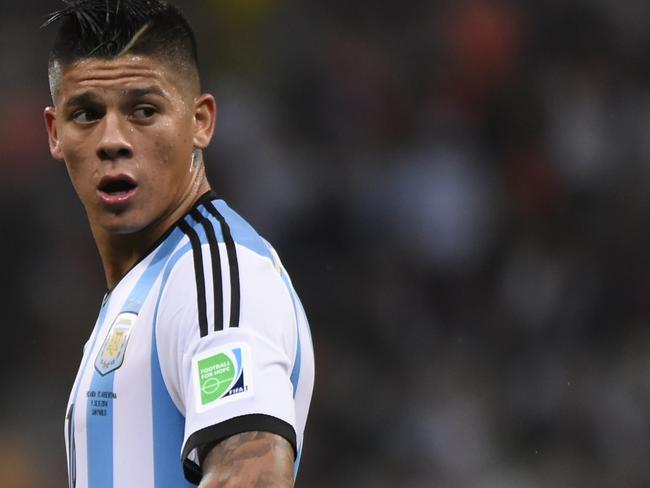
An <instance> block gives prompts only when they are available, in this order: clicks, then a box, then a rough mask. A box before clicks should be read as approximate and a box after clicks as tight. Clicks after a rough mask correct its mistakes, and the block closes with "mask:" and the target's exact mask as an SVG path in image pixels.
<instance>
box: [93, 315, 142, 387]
mask: <svg viewBox="0 0 650 488" xmlns="http://www.w3.org/2000/svg"><path fill="white" fill-rule="evenodd" d="M137 318H138V314H136V313H133V312H123V313H121V314H119V315H118V316H117V318H116V319H115V321H114V322H113V325H111V330H110V331H109V332H108V335H107V336H106V339H105V340H104V344H102V348H101V349H100V350H99V354H97V359H96V360H95V369H97V371H99V374H101V375H102V376H105V375H107V374H108V373H110V372H112V371H115V370H116V369H118V368H119V367H120V366H122V363H123V362H124V354H125V353H126V346H127V345H128V343H129V337H130V336H131V330H132V329H133V325H134V324H135V321H136V319H137Z"/></svg>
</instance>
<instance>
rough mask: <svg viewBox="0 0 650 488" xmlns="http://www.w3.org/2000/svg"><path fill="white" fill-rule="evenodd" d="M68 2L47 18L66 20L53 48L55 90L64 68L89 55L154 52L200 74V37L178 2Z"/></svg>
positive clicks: (109, 56)
mask: <svg viewBox="0 0 650 488" xmlns="http://www.w3.org/2000/svg"><path fill="white" fill-rule="evenodd" d="M63 1H64V3H65V7H64V8H62V9H61V10H58V11H56V12H53V13H52V14H50V16H49V18H48V19H47V20H46V21H45V23H44V24H43V27H47V26H49V25H50V24H52V23H54V22H57V21H61V25H60V27H59V30H58V32H57V34H56V37H55V39H54V43H53V46H52V50H51V51H50V56H49V62H48V68H49V76H50V88H51V90H52V96H53V97H54V91H55V88H56V85H57V83H58V77H59V76H60V68H61V67H65V66H67V65H70V64H72V63H75V62H76V61H79V60H82V59H87V58H103V59H112V58H116V57H119V56H121V55H122V54H126V53H130V54H139V55H144V56H152V57H155V58H159V59H161V60H165V61H168V62H171V63H172V64H174V65H175V66H177V67H180V68H181V69H184V70H188V71H189V72H190V73H191V74H192V75H193V76H196V80H197V82H198V79H199V73H198V55H197V47H196V38H195V36H194V32H193V31H192V28H191V27H190V25H189V23H188V22H187V20H186V19H185V17H184V16H183V14H182V13H181V12H180V11H179V10H178V8H177V7H175V6H174V5H171V4H169V3H167V2H165V1H163V0H63Z"/></svg>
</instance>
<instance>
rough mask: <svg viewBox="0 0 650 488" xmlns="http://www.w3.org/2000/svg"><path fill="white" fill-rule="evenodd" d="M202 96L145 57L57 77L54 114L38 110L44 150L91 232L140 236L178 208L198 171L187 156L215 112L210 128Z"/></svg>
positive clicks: (84, 64) (89, 62)
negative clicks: (61, 170) (45, 135)
mask: <svg viewBox="0 0 650 488" xmlns="http://www.w3.org/2000/svg"><path fill="white" fill-rule="evenodd" d="M205 97H206V96H203V98H202V97H198V96H196V94H195V93H193V91H192V89H191V88H189V84H188V83H187V82H186V81H185V80H184V79H183V77H182V75H181V74H179V73H178V72H177V70H176V71H175V70H174V69H173V68H172V67H171V65H168V64H167V63H165V62H162V61H159V60H156V59H155V58H150V57H146V56H135V55H124V56H121V57H119V58H117V59H114V60H104V59H97V58H90V59H86V60H83V61H81V62H79V63H76V64H74V65H72V66H69V67H66V68H65V69H64V70H63V75H62V77H61V79H60V82H59V86H58V91H57V94H56V100H55V108H52V107H50V108H48V109H46V111H45V119H46V125H47V128H48V132H49V136H50V149H51V152H52V155H53V156H54V157H55V158H56V159H62V160H65V163H66V166H67V169H68V173H69V175H70V179H71V181H72V184H73V186H74V188H75V190H76V191H77V193H78V195H79V198H80V199H81V201H82V203H83V205H84V206H85V208H86V212H87V213H88V218H89V220H90V223H91V226H92V227H93V228H95V229H97V230H99V231H101V232H106V233H108V234H128V233H134V232H139V231H141V230H143V229H147V228H148V227H149V226H150V225H152V224H157V223H159V222H161V221H163V220H165V219H166V218H168V217H169V216H170V215H172V213H173V212H174V211H175V210H176V209H177V208H178V207H179V205H180V204H181V203H182V202H183V198H184V197H186V195H187V193H188V191H189V190H190V188H191V187H192V185H193V184H194V180H196V178H197V171H199V169H198V168H197V165H195V164H193V163H192V153H193V150H194V149H195V148H201V149H202V148H204V147H205V146H206V145H207V144H208V142H209V139H210V137H211V135H212V129H213V127H214V113H213V114H212V126H211V127H208V126H207V125H206V119H205V113H201V110H202V108H201V107H202V103H203V104H204V102H205V99H204V98H205ZM207 97H209V96H207ZM210 98H211V97H210ZM202 100H203V102H202ZM212 102H214V100H212ZM208 125H209V124H208Z"/></svg>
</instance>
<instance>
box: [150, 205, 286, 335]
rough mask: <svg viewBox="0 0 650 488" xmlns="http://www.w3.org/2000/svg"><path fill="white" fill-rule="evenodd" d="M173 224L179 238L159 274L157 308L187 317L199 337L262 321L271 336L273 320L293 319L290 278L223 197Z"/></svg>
mask: <svg viewBox="0 0 650 488" xmlns="http://www.w3.org/2000/svg"><path fill="white" fill-rule="evenodd" d="M178 229H179V230H180V231H181V232H182V234H183V238H182V239H181V241H180V243H179V244H178V245H177V246H176V249H175V251H174V252H173V253H171V254H170V256H169V258H168V260H167V264H166V266H165V269H164V271H163V273H162V283H161V286H160V297H159V302H160V305H159V307H158V308H159V309H160V312H164V315H165V316H167V317H169V316H170V315H171V316H176V317H178V316H179V315H181V316H187V317H188V318H189V319H190V322H192V323H198V326H199V328H200V334H201V336H205V335H207V333H208V332H210V331H212V330H214V331H220V330H225V329H228V328H236V327H240V326H242V327H244V328H258V327H259V326H261V325H262V322H263V323H264V328H265V329H269V330H267V332H270V333H271V334H272V335H274V333H273V332H272V330H273V329H274V325H277V326H282V325H281V324H284V326H286V325H287V324H288V323H289V324H291V323H293V322H294V312H295V310H294V303H293V297H292V288H291V282H290V280H289V277H288V275H287V274H286V271H285V270H284V268H283V267H282V264H281V262H280V260H279V258H278V256H277V254H276V252H275V251H274V249H273V247H272V246H271V245H270V244H269V243H268V242H267V241H266V240H265V239H263V238H262V237H261V236H260V235H259V234H258V233H257V232H256V231H255V229H254V228H253V227H252V226H251V225H250V224H249V223H248V222H247V221H246V220H244V219H243V218H242V217H241V216H240V215H239V214H237V213H236V212H235V211H234V210H232V209H231V208H230V207H229V206H228V205H227V204H226V203H225V202H224V201H223V200H209V201H204V202H202V203H200V204H199V205H197V206H195V207H194V208H193V209H192V210H191V211H190V212H189V213H188V214H187V215H186V216H185V217H184V218H183V219H182V220H181V221H180V222H179V223H178ZM194 315H195V320H192V319H193V318H194ZM276 332H277V331H276Z"/></svg>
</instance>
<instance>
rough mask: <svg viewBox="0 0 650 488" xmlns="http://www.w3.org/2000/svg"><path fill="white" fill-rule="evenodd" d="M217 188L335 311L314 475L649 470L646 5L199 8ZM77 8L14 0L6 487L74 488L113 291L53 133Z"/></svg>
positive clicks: (527, 480) (0, 174) (476, 481)
mask: <svg viewBox="0 0 650 488" xmlns="http://www.w3.org/2000/svg"><path fill="white" fill-rule="evenodd" d="M179 5H180V6H181V7H183V8H184V10H185V12H186V13H187V15H188V17H189V18H190V20H191V22H192V23H193V24H194V26H195V28H196V31H197V35H198V38H199V42H200V56H201V59H202V69H203V78H204V84H205V89H206V91H210V92H212V93H214V94H215V95H216V97H217V99H218V103H219V105H220V113H219V122H218V130H217V134H216V137H215V139H214V142H213V143H212V145H211V147H210V149H209V151H208V153H207V157H206V160H207V164H208V169H209V173H210V177H211V181H212V183H213V186H214V187H215V188H216V189H217V191H218V192H219V193H220V194H221V195H222V196H224V197H225V198H226V199H227V200H228V201H229V202H230V204H231V205H232V206H233V207H234V208H235V209H237V210H238V211H240V213H242V214H243V215H244V216H246V217H247V218H248V219H249V220H250V221H251V223H252V224H253V225H254V226H255V227H256V228H257V229H258V230H259V231H260V233H262V234H263V235H264V236H265V237H267V238H268V239H269V240H270V241H271V242H273V243H274V245H275V246H276V248H277V250H278V252H279V253H280V255H281V256H282V257H283V261H284V263H285V265H286V267H287V268H288V270H289V272H290V273H291V275H292V278H293V281H294V284H295V286H296V288H297V289H298V291H299V293H300V294H301V296H302V299H303V302H304V305H305V308H306V310H307V312H308V315H309V317H310V320H311V323H312V330H313V337H314V342H315V349H316V358H317V378H316V388H315V392H314V398H313V402H312V409H311V417H310V421H309V423H308V426H307V432H306V443H305V450H304V455H303V463H302V467H301V472H300V476H299V481H298V486H303V487H333V486H336V487H339V486H341V487H372V488H374V487H377V488H383V487H398V486H399V487H407V488H416V487H418V488H419V487H441V488H474V487H477V488H510V487H511V488H538V487H554V488H557V487H562V488H563V487H571V488H581V487H585V488H598V487H617V488H618V487H625V488H636V487H639V488H641V487H648V486H650V463H649V462H648V453H649V452H650V409H649V407H650V388H649V387H650V381H649V380H650V351H649V339H650V334H649V330H648V326H649V321H650V262H649V261H650V260H649V257H650V254H649V253H648V245H649V244H650V226H649V225H648V217H649V216H650V192H649V191H648V189H649V184H650V29H649V27H650V3H649V2H647V0H623V1H621V0H619V1H614V0H611V1H606V0H601V1H596V0H592V1H576V0H562V1H560V0H550V1H549V0H546V1H535V2H534V1H531V0H529V1H518V2H514V1H513V2H508V1H499V0H473V1H472V0H469V1H464V0H456V1H428V2H427V1H423V0H411V1H402V2H377V1H369V0H357V1H352V0H347V1H346V0H327V1H325V0H318V1H310V2H300V1H297V0H275V1H274V0H248V1H242V0H222V1H216V0H215V1H212V2H209V1H203V2H199V1H194V2H182V3H181V2H179ZM58 6H59V3H58V2H54V1H53V0H48V1H43V0H38V1H37V0H22V1H20V2H8V1H4V2H2V6H1V7H0V29H1V31H0V62H1V64H0V66H1V68H0V69H1V71H2V76H0V110H1V112H0V114H1V117H0V154H1V156H0V208H1V209H2V210H1V212H0V256H1V257H2V267H1V268H0V269H1V273H2V280H1V287H2V289H1V290H0V291H1V293H0V311H1V312H0V313H1V314H2V315H1V316H2V319H1V322H0V323H1V326H2V329H1V331H2V336H1V337H2V340H1V342H0V344H1V346H2V348H1V353H0V385H1V398H0V479H2V486H3V487H5V488H32V487H43V488H49V487H62V486H64V485H65V477H66V475H65V459H64V444H63V417H64V410H65V404H66V399H67V395H68V392H69V388H70V387H71V384H72V382H73V379H74V375H75V373H76V369H77V366H78V363H79V360H80V357H81V348H82V345H83V343H84V342H85V341H86V339H87V337H88V335H89V333H90V331H91V328H92V325H93V323H94V320H95V318H96V314H97V312H98V308H99V304H100V301H101V297H102V294H103V292H104V282H103V273H102V271H101V267H100V262H99V259H98V255H97V252H96V249H95V247H94V243H93V241H92V239H91V235H90V232H89V229H88V227H87V223H86V220H85V215H84V212H83V209H82V207H81V205H80V204H79V203H78V202H77V199H76V196H75V195H74V192H73V190H72V188H71V186H70V185H69V183H68V181H67V176H66V174H65V169H64V167H63V165H62V164H60V163H57V162H55V161H53V160H52V159H51V158H50V156H49V152H48V149H47V143H46V133H45V130H44V127H43V123H42V115H41V114H42V110H43V108H44V107H45V106H46V105H47V104H48V103H49V94H48V88H47V78H46V58H47V50H48V46H49V40H50V39H51V35H52V32H51V31H39V24H40V23H41V22H42V20H43V19H44V17H45V14H46V13H47V12H49V11H51V10H53V9H55V8H58Z"/></svg>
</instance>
